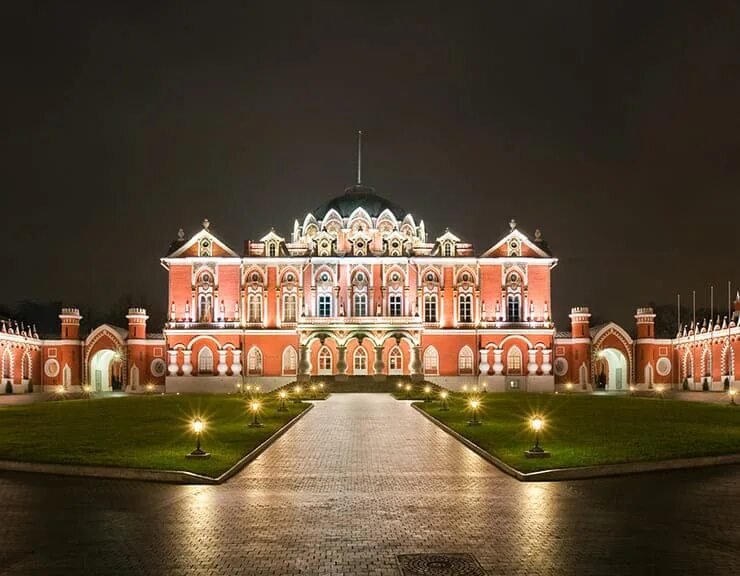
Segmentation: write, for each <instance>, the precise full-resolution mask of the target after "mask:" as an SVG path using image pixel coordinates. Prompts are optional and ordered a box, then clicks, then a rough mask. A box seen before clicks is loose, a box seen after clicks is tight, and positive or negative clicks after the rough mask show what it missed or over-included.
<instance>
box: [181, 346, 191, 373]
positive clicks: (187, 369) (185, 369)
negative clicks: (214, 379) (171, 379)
mask: <svg viewBox="0 0 740 576" xmlns="http://www.w3.org/2000/svg"><path fill="white" fill-rule="evenodd" d="M192 354H193V352H192V351H191V350H183V351H182V355H183V357H184V358H183V361H182V375H183V376H190V374H192V372H193V365H192V364H191V363H190V357H191V356H192Z"/></svg>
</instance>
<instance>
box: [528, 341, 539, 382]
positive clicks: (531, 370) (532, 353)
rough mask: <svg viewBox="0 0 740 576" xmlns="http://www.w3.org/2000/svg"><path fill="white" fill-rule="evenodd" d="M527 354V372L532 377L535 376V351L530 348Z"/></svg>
mask: <svg viewBox="0 0 740 576" xmlns="http://www.w3.org/2000/svg"><path fill="white" fill-rule="evenodd" d="M527 354H528V356H529V363H528V364H527V372H529V373H530V374H531V375H532V376H534V375H535V374H537V350H536V349H535V348H532V349H531V350H527Z"/></svg>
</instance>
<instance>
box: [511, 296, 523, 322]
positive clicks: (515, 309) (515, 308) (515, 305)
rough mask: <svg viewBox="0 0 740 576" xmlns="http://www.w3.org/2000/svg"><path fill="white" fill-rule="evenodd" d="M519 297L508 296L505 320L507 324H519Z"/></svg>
mask: <svg viewBox="0 0 740 576" xmlns="http://www.w3.org/2000/svg"><path fill="white" fill-rule="evenodd" d="M521 302H522V301H521V296H519V295H518V294H515V295H510V296H509V297H508V299H507V320H508V321H509V322H521Z"/></svg>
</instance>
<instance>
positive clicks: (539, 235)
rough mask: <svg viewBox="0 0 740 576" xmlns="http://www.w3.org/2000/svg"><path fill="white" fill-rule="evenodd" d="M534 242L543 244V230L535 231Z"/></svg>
mask: <svg viewBox="0 0 740 576" xmlns="http://www.w3.org/2000/svg"><path fill="white" fill-rule="evenodd" d="M534 241H535V242H541V241H542V230H540V229H539V228H537V230H535V231H534Z"/></svg>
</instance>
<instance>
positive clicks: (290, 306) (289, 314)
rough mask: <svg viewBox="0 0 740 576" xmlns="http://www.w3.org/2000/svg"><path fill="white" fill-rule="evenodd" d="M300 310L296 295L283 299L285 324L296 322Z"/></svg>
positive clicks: (288, 295)
mask: <svg viewBox="0 0 740 576" xmlns="http://www.w3.org/2000/svg"><path fill="white" fill-rule="evenodd" d="M297 309H298V299H297V298H296V295H295V294H286V295H285V296H284V297H283V322H295V321H296V316H297Z"/></svg>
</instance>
